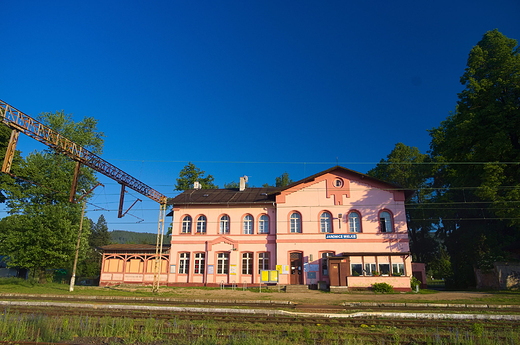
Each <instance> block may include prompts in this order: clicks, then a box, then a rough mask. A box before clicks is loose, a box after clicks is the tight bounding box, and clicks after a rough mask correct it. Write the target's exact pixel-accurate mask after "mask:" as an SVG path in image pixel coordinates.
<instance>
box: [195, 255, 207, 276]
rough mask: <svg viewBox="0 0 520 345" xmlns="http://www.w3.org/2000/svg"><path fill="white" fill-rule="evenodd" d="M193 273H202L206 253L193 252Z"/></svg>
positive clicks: (204, 267) (204, 266)
mask: <svg viewBox="0 0 520 345" xmlns="http://www.w3.org/2000/svg"><path fill="white" fill-rule="evenodd" d="M193 264H194V265H193V273H194V274H204V271H205V269H206V253H202V252H201V253H195V259H194V263H193Z"/></svg>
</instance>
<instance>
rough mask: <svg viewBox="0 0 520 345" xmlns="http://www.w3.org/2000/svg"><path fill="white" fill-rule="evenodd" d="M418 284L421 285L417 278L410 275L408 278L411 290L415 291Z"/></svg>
mask: <svg viewBox="0 0 520 345" xmlns="http://www.w3.org/2000/svg"><path fill="white" fill-rule="evenodd" d="M419 286H421V282H420V281H419V279H417V278H415V277H413V276H412V278H411V279H410V287H411V288H412V291H416V290H417V288H418V287H419Z"/></svg>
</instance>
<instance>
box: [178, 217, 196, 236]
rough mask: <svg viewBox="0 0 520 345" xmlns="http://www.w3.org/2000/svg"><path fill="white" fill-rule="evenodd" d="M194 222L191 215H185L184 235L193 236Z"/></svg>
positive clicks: (182, 231)
mask: <svg viewBox="0 0 520 345" xmlns="http://www.w3.org/2000/svg"><path fill="white" fill-rule="evenodd" d="M192 222H193V219H192V218H191V216H190V215H189V214H187V215H185V216H184V218H182V229H181V233H182V234H191V224H192Z"/></svg>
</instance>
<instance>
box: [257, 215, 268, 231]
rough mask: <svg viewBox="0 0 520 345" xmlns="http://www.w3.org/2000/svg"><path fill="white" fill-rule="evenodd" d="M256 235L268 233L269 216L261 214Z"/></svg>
mask: <svg viewBox="0 0 520 345" xmlns="http://www.w3.org/2000/svg"><path fill="white" fill-rule="evenodd" d="M258 233H259V234H268V233H269V216H268V215H267V214H263V215H261V216H260V219H259V220H258Z"/></svg>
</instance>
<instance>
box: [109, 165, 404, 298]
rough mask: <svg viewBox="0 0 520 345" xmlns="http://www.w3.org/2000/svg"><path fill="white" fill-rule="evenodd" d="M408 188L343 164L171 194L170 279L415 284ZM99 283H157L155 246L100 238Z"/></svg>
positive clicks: (187, 282)
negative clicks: (272, 182)
mask: <svg viewBox="0 0 520 345" xmlns="http://www.w3.org/2000/svg"><path fill="white" fill-rule="evenodd" d="M410 195H411V193H410V192H409V191H406V190H404V189H402V188H401V187H399V186H396V185H393V184H389V183H386V182H383V181H381V180H378V179H375V178H373V177H370V176H368V175H365V174H361V173H358V172H355V171H353V170H349V169H346V168H343V167H340V166H336V167H333V168H330V169H328V170H325V171H322V172H320V173H318V174H315V175H312V176H309V177H307V178H304V179H303V180H300V181H297V182H294V183H292V184H290V185H288V186H286V187H266V188H247V187H246V178H245V177H244V178H241V179H240V187H239V188H235V189H199V188H197V183H196V184H195V188H194V189H190V190H186V191H184V192H183V193H181V194H179V195H178V196H176V197H174V198H172V199H170V200H169V201H168V204H171V205H172V212H171V213H170V214H169V216H171V217H172V236H171V244H170V246H167V245H166V246H165V247H164V254H163V261H162V265H161V267H162V269H161V274H160V283H161V284H162V285H168V286H238V287H244V286H247V287H251V286H258V285H259V284H270V285H274V284H278V285H281V286H288V285H307V286H309V287H318V288H324V287H329V286H330V288H331V289H335V290H342V289H367V288H370V287H371V285H372V284H374V283H382V282H386V283H389V284H390V285H392V286H393V287H394V289H395V290H398V291H410V278H411V276H412V273H413V272H412V263H411V255H410V248H409V240H408V231H407V224H406V215H405V200H406V199H407V197H409V196H410ZM103 249H104V255H103V265H102V272H101V278H100V285H113V284H121V283H136V284H151V283H152V281H153V279H154V273H153V262H154V261H155V252H154V250H155V246H146V245H109V246H105V247H103Z"/></svg>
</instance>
